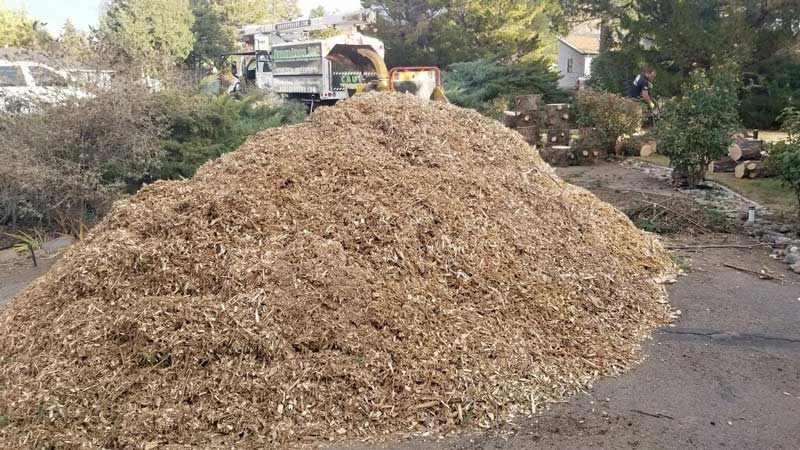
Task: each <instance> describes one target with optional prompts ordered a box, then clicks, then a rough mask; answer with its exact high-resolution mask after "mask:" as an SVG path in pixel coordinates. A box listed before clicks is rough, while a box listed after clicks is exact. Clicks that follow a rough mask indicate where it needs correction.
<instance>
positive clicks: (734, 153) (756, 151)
mask: <svg viewBox="0 0 800 450" xmlns="http://www.w3.org/2000/svg"><path fill="white" fill-rule="evenodd" d="M763 150H764V141H759V140H754V139H736V140H735V142H734V143H733V144H731V146H730V147H729V148H728V157H730V158H731V159H732V160H734V161H752V160H760V159H761V158H762V156H763V155H762V152H763Z"/></svg>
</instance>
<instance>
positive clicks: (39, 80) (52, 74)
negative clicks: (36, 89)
mask: <svg viewBox="0 0 800 450" xmlns="http://www.w3.org/2000/svg"><path fill="white" fill-rule="evenodd" d="M30 70H31V75H33V81H34V82H35V83H36V85H37V86H44V87H65V86H67V79H66V78H64V77H63V76H61V74H59V73H58V72H56V71H55V70H52V69H48V68H47V67H42V66H32V67H31V68H30Z"/></svg>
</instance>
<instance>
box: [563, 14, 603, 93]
mask: <svg viewBox="0 0 800 450" xmlns="http://www.w3.org/2000/svg"><path fill="white" fill-rule="evenodd" d="M599 52H600V24H599V22H597V21H590V22H584V23H582V24H580V25H578V26H576V27H575V28H573V29H572V31H570V33H569V34H568V35H567V36H565V37H562V38H558V71H559V73H560V74H561V79H560V80H559V82H558V84H559V87H561V88H562V89H577V88H578V86H579V85H580V84H582V83H583V82H584V81H585V80H587V79H588V78H589V77H590V76H591V74H592V59H594V57H595V56H597V55H598V53H599Z"/></svg>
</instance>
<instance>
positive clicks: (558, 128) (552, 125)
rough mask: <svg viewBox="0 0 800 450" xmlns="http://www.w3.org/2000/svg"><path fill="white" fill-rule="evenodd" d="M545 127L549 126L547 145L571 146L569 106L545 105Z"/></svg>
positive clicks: (558, 104)
mask: <svg viewBox="0 0 800 450" xmlns="http://www.w3.org/2000/svg"><path fill="white" fill-rule="evenodd" d="M545 125H546V126H547V145H549V146H568V145H569V142H570V135H569V105H567V104H564V103H553V104H549V105H545Z"/></svg>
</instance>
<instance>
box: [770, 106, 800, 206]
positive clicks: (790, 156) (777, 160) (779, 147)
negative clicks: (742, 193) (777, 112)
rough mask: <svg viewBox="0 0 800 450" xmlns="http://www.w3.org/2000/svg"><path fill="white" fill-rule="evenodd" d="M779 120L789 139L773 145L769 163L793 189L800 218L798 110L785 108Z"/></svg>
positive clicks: (799, 115)
mask: <svg viewBox="0 0 800 450" xmlns="http://www.w3.org/2000/svg"><path fill="white" fill-rule="evenodd" d="M781 119H782V120H783V127H782V128H781V129H782V130H783V131H785V132H787V133H788V134H789V137H788V139H786V140H785V141H781V142H778V143H775V144H774V145H773V147H772V150H771V152H770V158H769V163H770V165H771V166H772V168H773V169H774V170H775V171H776V172H777V174H778V176H779V177H780V178H781V180H782V181H783V182H784V184H786V185H787V186H789V187H791V188H792V189H794V192H795V194H796V196H797V203H798V207H797V213H798V215H799V216H800V110H797V109H795V108H787V109H786V110H784V112H783V114H782V115H781Z"/></svg>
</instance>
